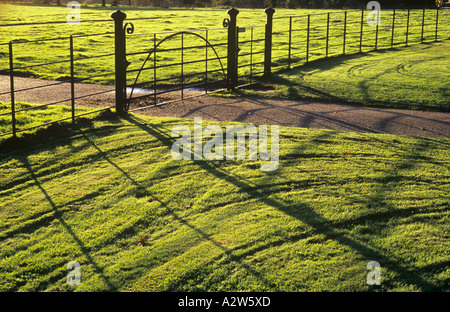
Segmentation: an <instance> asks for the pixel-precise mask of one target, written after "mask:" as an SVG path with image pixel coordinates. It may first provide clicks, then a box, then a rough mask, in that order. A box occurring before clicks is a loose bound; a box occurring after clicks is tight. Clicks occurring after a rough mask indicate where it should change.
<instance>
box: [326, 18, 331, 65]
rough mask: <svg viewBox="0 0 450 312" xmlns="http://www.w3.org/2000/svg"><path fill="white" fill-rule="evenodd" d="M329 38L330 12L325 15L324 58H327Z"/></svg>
mask: <svg viewBox="0 0 450 312" xmlns="http://www.w3.org/2000/svg"><path fill="white" fill-rule="evenodd" d="M329 37H330V12H328V13H327V36H326V43H325V57H328V45H329Z"/></svg>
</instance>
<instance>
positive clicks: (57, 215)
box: [17, 156, 117, 291]
mask: <svg viewBox="0 0 450 312" xmlns="http://www.w3.org/2000/svg"><path fill="white" fill-rule="evenodd" d="M17 159H18V160H20V161H21V162H22V164H23V166H24V167H25V168H26V169H27V171H28V172H29V174H30V175H31V177H32V179H33V180H34V184H35V185H36V186H37V187H38V188H39V190H40V191H41V192H42V194H44V196H45V198H46V200H47V201H48V202H49V204H50V206H51V207H52V210H53V211H54V216H55V219H57V220H58V221H59V223H60V224H61V225H62V226H63V227H64V229H65V230H66V231H67V233H69V235H70V236H71V237H72V239H73V240H74V241H75V243H76V244H77V246H78V247H79V249H80V251H81V252H82V253H83V255H84V257H85V258H86V260H87V261H88V262H89V263H90V264H91V265H92V267H93V268H94V271H95V272H96V273H97V274H98V275H99V276H100V278H101V279H102V280H103V281H104V282H105V283H106V285H107V286H108V288H109V290H111V291H116V290H117V288H116V286H115V285H113V284H112V283H111V281H110V280H109V278H108V277H107V276H106V275H105V274H104V273H103V269H102V268H101V267H100V266H99V265H98V264H97V262H96V261H95V260H94V258H92V256H91V255H90V253H89V250H88V249H87V248H86V247H85V245H84V243H83V242H82V240H81V239H80V238H79V237H78V235H77V234H76V233H75V232H74V231H73V229H72V227H71V226H70V225H69V224H67V223H66V222H65V221H64V218H63V213H62V212H61V211H60V210H59V208H58V205H56V204H55V202H54V201H53V200H52V198H51V197H50V195H49V194H48V192H47V191H46V190H45V188H44V187H43V186H42V184H41V182H40V181H39V178H38V176H37V175H36V174H35V173H34V170H33V168H32V167H31V164H30V162H29V160H28V158H27V156H20V157H17Z"/></svg>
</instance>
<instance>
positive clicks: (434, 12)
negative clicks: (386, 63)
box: [272, 9, 444, 68]
mask: <svg viewBox="0 0 450 312" xmlns="http://www.w3.org/2000/svg"><path fill="white" fill-rule="evenodd" d="M441 12H442V11H441V10H439V9H407V10H406V9H405V10H396V9H393V10H383V11H381V13H380V20H379V23H375V24H373V25H370V24H368V22H367V21H368V18H369V14H371V13H372V11H368V10H352V11H343V12H332V13H329V12H328V13H319V14H309V15H300V16H290V17H280V18H274V20H275V21H274V24H275V25H276V26H277V27H276V29H275V30H274V33H273V37H274V39H273V41H274V47H273V49H274V50H276V51H277V52H276V56H275V57H273V58H272V61H273V62H274V67H275V68H280V67H281V68H283V67H284V68H291V66H295V65H301V64H303V63H305V62H310V61H312V60H317V59H321V58H327V57H331V56H338V55H346V54H353V53H361V52H368V51H374V50H378V49H387V48H394V47H397V46H401V45H405V46H406V45H408V44H412V43H419V42H420V43H423V42H430V41H437V40H439V39H444V37H439V21H440V20H439V15H440V13H441Z"/></svg>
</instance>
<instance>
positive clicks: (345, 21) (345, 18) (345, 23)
mask: <svg viewBox="0 0 450 312" xmlns="http://www.w3.org/2000/svg"><path fill="white" fill-rule="evenodd" d="M346 32H347V11H345V13H344V38H343V44H342V54H344V55H345V39H346V36H345V34H346Z"/></svg>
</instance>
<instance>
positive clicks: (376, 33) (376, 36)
mask: <svg viewBox="0 0 450 312" xmlns="http://www.w3.org/2000/svg"><path fill="white" fill-rule="evenodd" d="M379 13H380V12H378V14H379ZM378 18H379V17H378V16H377V20H378ZM378 28H379V23H378V22H377V25H376V30H375V50H377V49H378Z"/></svg>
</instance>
